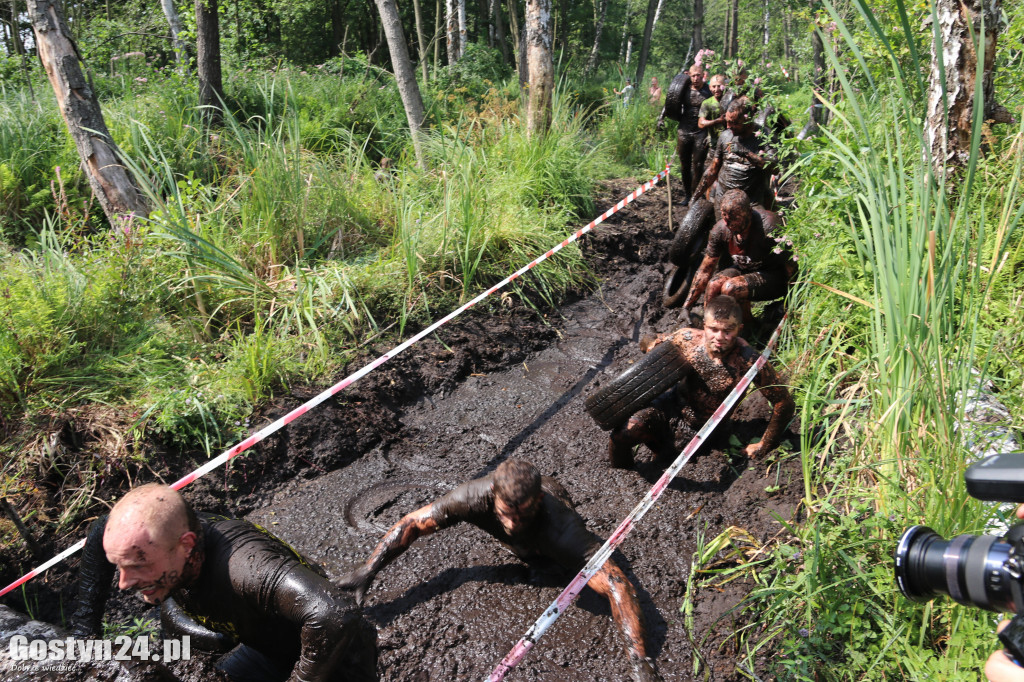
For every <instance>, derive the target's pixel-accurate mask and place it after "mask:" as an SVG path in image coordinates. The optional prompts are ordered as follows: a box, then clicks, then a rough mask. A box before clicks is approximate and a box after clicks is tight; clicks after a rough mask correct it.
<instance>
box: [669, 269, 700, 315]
mask: <svg viewBox="0 0 1024 682" xmlns="http://www.w3.org/2000/svg"><path fill="white" fill-rule="evenodd" d="M698 267H699V265H698V264H693V263H691V264H689V265H684V266H682V267H677V268H672V270H671V271H670V272H669V273H668V277H666V278H665V290H664V291H663V292H662V294H661V304H662V305H663V306H665V307H666V308H678V307H679V306H681V305H682V304H683V302H684V301H686V297H687V296H688V295H689V293H690V285H692V284H693V276H694V275H696V274H697V268H698Z"/></svg>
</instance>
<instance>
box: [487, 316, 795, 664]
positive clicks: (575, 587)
mask: <svg viewBox="0 0 1024 682" xmlns="http://www.w3.org/2000/svg"><path fill="white" fill-rule="evenodd" d="M786 317H787V316H786V315H783V317H782V320H781V321H780V322H779V326H778V327H776V328H775V332H774V333H773V334H772V336H771V338H770V339H768V345H767V346H766V347H765V349H764V352H763V353H761V357H759V358H758V359H757V360H756V361H755V362H754V364H753V366H752V367H751V368H750V369H749V370H748V371H747V373H746V374H744V375H743V378H742V379H740V380H739V383H737V384H736V388H734V389H733V390H732V393H730V394H729V395H728V396H726V398H725V400H724V401H723V402H722V404H721V405H719V406H718V409H717V410H715V413H714V414H713V415H711V419H709V420H708V421H707V423H706V424H704V426H703V427H701V430H700V431H698V432H697V435H696V436H694V437H693V439H692V440H691V441H690V442H689V443H687V445H686V447H685V448H683V451H682V452H681V453H680V454H679V456H678V457H677V458H676V461H674V462H673V463H672V466H670V467H669V468H668V469H666V470H665V473H664V474H662V475H661V478H659V479H658V482H657V483H655V484H654V487H653V488H651V489H650V490H649V491H648V492H647V494H646V495H644V497H643V499H642V500H640V503H639V504H638V505H637V506H636V508H634V509H633V511H631V512H630V513H629V515H628V516H626V518H625V519H623V520H622V523H620V524H619V527H618V528H616V529H615V531H614V532H613V533H612V534H611V535H610V536H609V537H608V539H607V540H606V541H605V543H604V544H603V545H602V546H601V548H600V549H599V550H597V552H595V553H594V556H593V557H591V558H590V561H588V562H587V565H586V566H584V567H583V569H582V570H581V571H580V572H579V573H578V574H577V575H576V577H575V578H573V579H572V582H570V583H569V585H568V586H567V587H566V588H565V589H564V590H562V593H561V594H560V595H558V597H557V598H556V599H555V601H553V602H552V603H551V606H549V607H548V608H547V610H546V611H544V613H542V614H541V616H540V618H538V619H537V622H535V623H534V624H533V627H531V628H530V629H529V630H527V632H526V634H525V635H523V638H522V639H520V640H519V642H517V643H516V645H515V646H514V647H512V651H510V652H508V655H506V656H505V658H503V659H501V663H499V664H498V665H497V667H495V668H494V670H492V671H491V674H490V675H489V676H488V677H487V682H500V681H501V680H504V679H505V675H506V674H508V672H509V671H510V670H511V669H512V668H514V667H515V666H516V665H517V664H518V663H519V662H520V661H521V660H523V657H524V656H526V653H527V652H528V651H529V650H530V649H532V648H533V645H534V644H536V643H537V640H539V639H540V638H541V637H543V636H544V633H545V632H547V630H548V628H550V627H551V626H552V625H553V624H554V623H555V621H556V620H558V617H559V616H561V615H562V614H563V613H565V610H566V609H567V608H568V607H569V605H570V604H572V602H573V600H574V599H576V597H577V596H578V595H579V593H580V592H582V591H583V588H584V587H585V586H586V584H587V583H588V582H589V581H590V579H591V578H592V577H594V574H595V573H597V572H598V571H599V570H601V567H602V566H604V563H605V562H606V561H608V558H609V557H610V556H611V555H612V552H614V551H615V549H616V548H617V547H618V546H619V545H621V544H622V541H623V540H625V539H626V536H627V535H629V532H630V531H631V530H633V526H634V525H636V523H637V522H638V521H640V519H642V518H643V516H644V514H646V513H647V512H648V511H650V509H651V507H653V506H654V503H655V502H657V501H658V498H659V497H661V494H662V493H663V492H664V491H665V488H667V487H668V484H669V483H670V482H671V481H672V479H673V478H675V477H676V474H678V473H679V471H680V470H681V469H682V468H683V466H685V465H686V463H687V462H688V461H690V457H692V456H693V453H694V452H696V451H697V448H698V447H700V445H701V443H703V442H704V441H705V440H706V439H707V437H708V436H709V435H710V434H711V432H712V431H714V430H715V427H716V426H718V424H719V423H720V422H721V421H722V420H723V419H725V415H727V414H729V410H731V409H732V407H733V405H735V404H736V401H737V400H739V399H740V396H742V395H743V393H744V391H746V390H747V387H748V386H750V382H751V381H753V380H754V377H755V376H757V373H758V372H760V371H761V368H762V367H764V365H765V363H766V362H768V356H769V355H771V352H772V349H773V348H774V347H775V344H776V342H778V340H779V334H780V333H781V332H782V325H783V323H785V321H786Z"/></svg>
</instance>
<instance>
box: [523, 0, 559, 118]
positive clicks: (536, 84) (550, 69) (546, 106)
mask: <svg viewBox="0 0 1024 682" xmlns="http://www.w3.org/2000/svg"><path fill="white" fill-rule="evenodd" d="M551 43H552V35H551V0H526V64H527V70H528V72H529V76H530V94H529V98H528V100H527V109H526V134H527V135H528V136H530V137H535V136H536V137H539V136H542V135H544V134H545V133H546V132H547V130H548V127H549V126H550V125H551V94H552V91H553V90H554V87H555V77H554V70H555V69H554V64H553V63H552V61H551Z"/></svg>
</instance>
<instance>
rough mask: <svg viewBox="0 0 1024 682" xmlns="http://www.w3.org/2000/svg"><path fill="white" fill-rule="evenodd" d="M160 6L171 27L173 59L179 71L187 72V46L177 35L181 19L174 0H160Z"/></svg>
mask: <svg viewBox="0 0 1024 682" xmlns="http://www.w3.org/2000/svg"><path fill="white" fill-rule="evenodd" d="M160 7H161V8H162V9H163V11H164V16H165V17H167V23H168V24H169V25H170V27H171V44H172V45H174V59H175V61H177V62H178V70H179V71H181V73H187V72H188V59H189V55H188V46H187V45H185V41H184V40H182V39H181V38H180V37H179V34H180V33H181V19H180V18H179V17H178V10H177V8H176V7H175V6H174V0H160Z"/></svg>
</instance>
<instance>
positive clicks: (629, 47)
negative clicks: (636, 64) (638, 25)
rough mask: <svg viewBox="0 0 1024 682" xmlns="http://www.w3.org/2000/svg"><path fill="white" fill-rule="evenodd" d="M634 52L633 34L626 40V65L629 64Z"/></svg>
mask: <svg viewBox="0 0 1024 682" xmlns="http://www.w3.org/2000/svg"><path fill="white" fill-rule="evenodd" d="M632 54H633V36H630V37H629V39H628V40H627V41H626V66H629V58H630V56H631V55H632Z"/></svg>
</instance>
